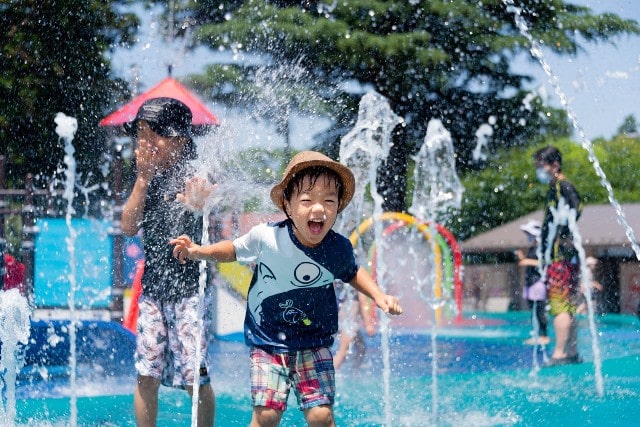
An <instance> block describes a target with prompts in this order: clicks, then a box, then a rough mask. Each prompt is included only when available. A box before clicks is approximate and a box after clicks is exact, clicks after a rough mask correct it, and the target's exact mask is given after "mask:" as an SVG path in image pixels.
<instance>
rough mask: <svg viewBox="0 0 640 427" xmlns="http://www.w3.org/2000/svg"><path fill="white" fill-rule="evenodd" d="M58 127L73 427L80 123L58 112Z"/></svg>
mask: <svg viewBox="0 0 640 427" xmlns="http://www.w3.org/2000/svg"><path fill="white" fill-rule="evenodd" d="M54 121H55V123H56V124H57V126H56V133H57V134H58V136H59V137H60V138H61V139H63V140H64V164H65V166H66V169H65V181H64V184H65V185H64V192H63V195H62V196H63V198H64V199H65V200H66V201H67V207H66V215H65V220H66V224H67V228H68V229H69V237H67V238H66V239H65V241H66V244H67V250H68V251H69V274H68V275H67V278H68V279H69V298H68V305H69V316H70V319H69V320H70V323H69V371H70V378H69V383H70V391H71V402H70V405H71V417H70V423H71V425H72V426H75V425H77V423H78V408H77V393H76V360H77V359H76V321H77V314H76V310H75V305H76V303H75V293H76V289H77V280H76V277H77V276H76V251H75V247H76V239H77V232H76V230H75V229H74V228H73V225H72V223H71V220H72V219H73V215H74V214H75V210H74V208H73V196H74V191H75V182H76V160H75V157H74V154H75V149H74V148H73V144H72V141H73V137H74V135H75V133H76V131H77V130H78V121H77V120H76V119H75V118H74V117H69V116H66V115H65V114H63V113H58V114H57V115H56V117H55V119H54Z"/></svg>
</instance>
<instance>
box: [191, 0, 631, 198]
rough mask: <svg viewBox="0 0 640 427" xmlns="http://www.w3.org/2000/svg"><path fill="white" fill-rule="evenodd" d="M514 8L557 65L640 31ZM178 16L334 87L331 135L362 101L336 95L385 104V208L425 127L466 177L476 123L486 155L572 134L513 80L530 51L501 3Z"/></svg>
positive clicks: (220, 8) (582, 16) (557, 4)
mask: <svg viewBox="0 0 640 427" xmlns="http://www.w3.org/2000/svg"><path fill="white" fill-rule="evenodd" d="M518 7H519V8H520V9H521V11H522V12H521V13H522V16H523V18H524V19H525V20H526V23H527V26H528V28H529V31H530V32H531V34H532V36H533V38H534V39H535V40H537V41H538V42H539V43H540V44H541V45H543V46H544V47H546V48H548V49H550V50H551V51H553V52H555V53H558V54H565V55H575V54H577V53H579V52H580V51H581V50H582V43H584V42H604V41H611V40H612V39H613V38H614V37H616V36H618V35H621V34H637V33H639V32H640V27H639V26H638V23H637V22H635V21H633V20H624V19H621V18H619V17H617V16H616V15H612V14H601V15H595V14H593V13H592V12H591V11H590V9H589V8H587V7H581V6H575V5H572V4H569V3H566V2H564V1H560V0H549V1H537V0H526V1H519V2H518ZM183 12H185V13H187V14H190V17H191V21H190V22H192V23H195V25H197V26H198V31H197V32H196V33H195V34H196V35H197V38H196V39H195V41H194V43H201V44H205V45H208V46H210V47H212V48H213V49H215V50H229V51H232V52H251V53H255V54H258V55H262V56H263V57H264V58H268V60H267V62H268V63H269V64H271V65H272V66H278V65H282V64H285V66H286V64H292V63H300V64H302V65H303V66H304V67H305V68H306V69H308V70H309V73H310V74H311V75H312V76H313V79H311V80H312V81H314V82H315V83H316V84H318V85H320V86H324V87H325V88H329V87H330V88H332V89H331V90H326V91H325V92H324V93H325V94H326V96H331V99H330V101H332V102H333V101H334V100H335V104H336V105H335V106H336V107H337V108H336V110H337V111H336V110H334V118H336V119H337V118H340V119H341V120H342V121H338V120H336V126H337V127H338V128H342V129H343V130H344V131H346V127H347V126H348V124H349V123H351V120H352V119H353V116H354V114H355V113H356V111H355V106H356V105H357V102H354V98H359V96H360V95H361V93H356V94H353V93H349V92H348V91H347V90H342V91H336V90H334V89H335V88H336V87H339V85H341V84H344V83H346V82H357V83H358V84H359V85H360V86H361V87H362V88H369V87H370V88H373V89H374V90H376V91H377V92H379V93H380V94H382V95H384V96H385V97H386V98H387V99H388V100H389V102H390V104H391V106H392V108H393V110H394V111H395V112H396V113H397V114H399V115H401V116H402V117H403V118H404V119H405V126H403V127H399V128H398V129H397V131H398V133H397V135H395V136H394V146H393V148H392V153H391V156H390V158H389V164H387V165H385V167H384V168H382V170H381V172H382V176H383V180H384V181H385V182H384V183H383V184H385V185H384V186H386V193H385V194H386V196H387V204H388V205H389V206H387V208H390V209H396V210H397V209H403V208H404V200H403V196H402V195H403V194H404V185H405V176H406V165H407V164H408V156H409V155H410V154H411V153H412V152H413V151H414V150H415V149H416V145H417V144H419V142H421V140H422V138H423V136H424V133H425V131H426V126H427V123H428V121H429V120H430V119H432V118H438V119H440V120H442V122H443V123H444V124H445V126H446V127H447V129H448V130H449V131H450V132H451V134H452V136H453V138H454V141H455V146H456V154H457V156H458V165H459V167H460V169H461V171H466V170H470V169H476V168H479V167H483V166H484V165H483V164H482V163H477V162H474V161H473V158H472V157H473V156H472V153H473V149H474V147H475V145H476V140H475V132H476V130H477V129H478V128H479V126H480V125H481V124H483V123H487V122H491V123H494V125H493V135H492V138H491V140H490V142H489V146H488V147H487V148H488V151H489V152H493V151H495V150H497V149H499V148H502V147H505V146H506V147H517V146H524V145H527V144H530V143H532V142H536V141H541V140H542V139H544V138H546V137H559V136H567V135H568V134H569V126H568V125H567V124H566V123H567V121H566V117H565V116H564V114H563V113H562V112H557V111H554V110H552V109H550V108H549V107H547V106H545V105H544V104H543V103H542V102H541V101H540V99H539V98H538V97H537V96H535V94H532V93H529V91H528V90H527V84H528V83H529V82H530V81H531V80H532V77H531V76H530V75H526V74H523V75H520V74H517V73H515V72H513V70H512V69H511V63H512V61H513V60H514V58H515V57H516V56H518V55H520V54H527V53H528V49H529V47H530V46H529V42H528V41H527V38H526V37H525V36H523V35H522V34H521V33H520V32H519V30H518V28H517V26H516V25H515V21H514V17H513V14H512V11H510V10H508V8H507V7H506V6H505V2H503V1H501V0H486V1H482V2H479V1H475V0H474V1H471V0H459V1H445V0H431V1H381V0H347V1H340V2H324V1H304V2H297V1H285V0H272V1H267V0H249V1H231V2H225V3H220V2H218V1H213V0H199V1H197V2H196V1H193V2H191V3H190V4H189V7H188V11H183ZM532 66H537V65H536V64H533V65H532ZM210 76H211V79H209V81H208V86H209V87H210V88H214V87H217V86H219V85H221V81H220V80H216V79H214V78H213V77H214V76H220V73H211V75H210ZM200 83H201V84H203V85H205V84H207V83H206V82H204V81H201V82H200ZM231 84H233V81H231ZM238 85H239V86H240V83H238ZM345 109H350V110H349V111H348V112H347V113H348V114H345V111H344V110H345ZM550 118H551V119H550ZM344 131H342V132H338V134H341V133H344ZM328 134H329V135H331V137H332V140H331V141H326V144H329V143H335V132H333V133H332V132H329V133H328Z"/></svg>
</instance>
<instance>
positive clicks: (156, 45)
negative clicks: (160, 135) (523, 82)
mask: <svg viewBox="0 0 640 427" xmlns="http://www.w3.org/2000/svg"><path fill="white" fill-rule="evenodd" d="M572 3H574V4H581V5H586V6H588V7H590V8H591V9H592V10H593V11H594V12H596V13H604V12H613V13H615V14H617V15H619V16H621V17H623V18H628V19H635V20H638V21H640V1H638V0H573V1H572ZM157 12H158V11H157V10H156V11H151V12H148V11H145V12H143V13H141V19H143V26H142V28H141V29H140V41H139V43H138V44H137V45H136V46H135V47H134V48H133V49H130V50H125V49H117V50H116V51H115V53H114V55H113V56H112V58H111V59H112V68H113V71H114V73H116V74H117V75H118V76H120V77H123V78H125V79H128V80H130V81H132V80H133V78H134V76H137V78H138V81H139V91H145V90H147V89H149V88H151V87H152V86H154V85H155V84H156V83H158V82H159V81H160V80H162V79H163V78H165V77H167V75H168V74H167V64H168V63H170V62H173V74H172V75H173V76H174V77H176V78H180V77H184V76H186V75H189V74H194V73H199V72H201V71H203V69H204V66H205V65H206V64H207V63H209V62H212V58H213V56H212V54H211V52H210V51H208V50H206V49H204V48H200V49H197V50H195V51H184V50H183V49H181V48H180V46H178V45H176V47H174V48H173V49H167V48H166V44H165V43H163V41H162V40H161V38H160V36H159V35H158V34H157V31H156V30H157V22H156V20H155V18H154V17H155V16H156V15H157ZM613 42H614V43H615V46H614V45H611V44H586V43H585V44H584V45H583V46H584V47H585V49H586V51H585V52H581V53H579V54H578V55H577V56H576V57H566V56H561V57H559V56H556V55H553V54H552V53H551V52H550V51H548V50H546V49H544V48H543V54H544V56H545V60H546V61H547V63H548V64H549V66H550V70H551V72H552V75H553V76H554V78H555V79H556V82H557V85H556V87H557V88H559V90H560V91H561V94H563V96H564V97H566V99H567V100H568V107H569V109H570V110H571V111H572V113H573V115H574V116H575V117H576V120H577V123H578V127H579V129H581V130H582V131H583V132H584V135H585V136H586V138H588V139H590V140H593V139H595V138H598V137H604V138H610V137H612V136H613V135H614V134H615V133H616V131H617V129H618V128H619V127H620V125H622V123H623V121H624V119H625V117H627V116H629V115H633V116H634V117H635V118H636V120H637V121H638V122H640V102H639V98H640V36H634V37H627V36H622V37H618V38H615V39H613ZM215 58H217V59H218V60H220V61H229V60H232V61H234V60H237V59H238V58H234V57H233V56H232V55H230V54H228V55H219V54H216V55H215ZM512 67H513V69H514V71H526V72H527V73H529V74H531V75H533V76H534V77H535V78H536V81H535V82H534V83H533V84H532V85H531V89H534V90H537V91H538V93H540V94H542V95H543V96H545V97H546V99H547V102H548V103H549V104H550V105H553V106H555V107H561V106H562V103H561V101H560V99H561V98H560V96H559V95H558V93H557V91H556V89H554V86H553V85H552V84H551V83H550V79H549V77H548V75H547V74H546V73H545V72H544V70H543V68H542V66H541V65H540V64H539V63H537V62H531V61H527V60H526V59H525V57H524V56H522V57H521V58H519V59H518V60H516V61H514V63H513V64H512ZM134 70H135V71H134ZM201 98H202V97H201ZM208 105H209V107H210V108H211V109H212V111H213V112H214V113H215V114H216V115H217V116H218V117H219V118H220V119H221V121H222V122H223V124H224V123H225V122H232V123H234V124H236V125H237V126H236V127H239V128H242V129H244V130H245V132H244V134H243V135H239V134H237V133H236V134H235V135H232V136H231V137H232V138H234V139H235V140H236V141H235V144H236V145H237V146H240V147H245V146H252V145H254V144H255V143H256V141H258V140H260V141H262V143H261V144H260V145H263V146H264V141H265V139H266V140H267V141H271V142H273V144H275V145H277V144H278V143H279V142H278V140H279V137H278V135H277V134H276V133H275V132H274V131H273V130H270V129H266V130H265V128H264V126H263V125H261V124H258V123H255V122H251V121H247V120H246V118H244V117H242V116H241V115H240V114H239V112H237V111H233V110H229V109H226V108H224V107H223V106H222V105H216V104H211V103H209V104H208ZM327 126H328V121H326V120H309V118H305V117H295V118H294V119H293V120H292V121H291V133H292V135H293V137H292V138H291V140H292V146H293V148H294V149H303V148H308V146H310V145H311V143H312V138H313V134H315V133H317V132H320V131H322V130H323V129H324V128H326V127H327ZM579 135H580V133H579V132H577V131H576V132H575V133H574V139H576V138H577V137H578V136H579ZM271 142H269V144H270V143H271Z"/></svg>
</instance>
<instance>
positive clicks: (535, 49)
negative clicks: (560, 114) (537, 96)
mask: <svg viewBox="0 0 640 427" xmlns="http://www.w3.org/2000/svg"><path fill="white" fill-rule="evenodd" d="M503 3H504V4H505V5H506V6H507V11H509V12H512V13H513V16H514V20H515V22H516V26H517V27H518V30H519V31H520V34H522V35H523V36H524V37H526V38H527V40H528V41H529V44H530V45H531V48H530V49H529V50H530V52H531V54H532V55H533V56H534V57H535V58H536V59H537V60H538V62H540V65H541V66H542V69H543V70H544V72H545V74H546V75H547V77H548V78H549V82H550V83H551V85H552V86H553V89H554V91H555V92H556V95H558V98H560V102H561V104H562V107H563V108H564V110H565V111H566V112H567V116H568V117H569V119H570V120H571V123H572V124H573V127H574V129H575V130H576V131H577V132H578V135H579V136H580V140H581V141H582V148H584V149H585V150H586V151H587V152H588V153H589V161H590V162H591V164H592V165H593V168H594V170H595V171H596V174H597V175H598V177H599V178H600V184H601V185H602V187H604V188H605V189H606V190H607V195H608V199H609V203H610V204H611V206H613V208H614V209H615V211H616V215H617V216H618V222H620V224H622V226H623V228H624V231H625V234H626V236H627V239H628V240H629V242H630V243H631V247H632V248H633V251H634V252H635V254H636V259H638V260H640V246H639V245H638V241H637V240H636V237H635V235H634V233H633V229H632V228H631V226H630V225H629V223H628V222H627V218H626V216H625V214H624V211H623V210H622V206H620V203H619V202H618V200H617V199H616V197H615V195H614V193H613V187H612V186H611V183H610V182H609V181H608V180H607V176H606V174H605V173H604V171H603V170H602V167H601V166H600V161H599V160H598V158H597V157H596V154H595V152H594V150H593V144H592V143H591V141H590V140H589V138H587V136H586V135H585V133H584V130H583V129H582V126H580V123H579V122H578V119H577V117H576V115H575V114H574V112H573V110H572V108H571V106H570V105H569V100H568V98H567V96H566V95H565V93H564V92H563V91H562V89H561V88H560V85H559V82H558V77H557V76H556V75H555V74H554V73H553V71H552V70H551V67H550V66H549V63H548V62H547V60H546V58H545V56H544V54H543V53H542V49H541V47H540V45H539V44H538V43H537V42H536V41H535V40H534V39H533V36H532V35H531V33H530V32H529V27H528V26H527V23H526V21H525V20H524V18H523V17H522V15H521V9H520V8H518V7H516V6H514V4H513V1H512V0H503Z"/></svg>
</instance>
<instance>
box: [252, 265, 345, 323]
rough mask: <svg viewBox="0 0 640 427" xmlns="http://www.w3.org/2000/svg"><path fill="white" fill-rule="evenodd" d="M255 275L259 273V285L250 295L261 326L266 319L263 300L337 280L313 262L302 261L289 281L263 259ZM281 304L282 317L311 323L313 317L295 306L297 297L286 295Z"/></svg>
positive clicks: (293, 321)
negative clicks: (275, 271)
mask: <svg viewBox="0 0 640 427" xmlns="http://www.w3.org/2000/svg"><path fill="white" fill-rule="evenodd" d="M255 274H256V275H257V277H256V279H257V285H256V286H252V287H251V288H250V289H249V294H248V295H247V304H248V309H249V312H250V314H251V316H252V317H253V319H254V320H255V322H256V324H257V325H258V326H260V325H261V324H262V320H263V306H262V304H263V302H264V301H265V300H266V299H268V298H270V297H272V296H274V295H278V294H281V293H282V294H284V293H287V294H289V292H290V291H292V290H295V289H296V288H298V289H300V288H311V287H325V286H328V285H331V284H332V283H333V280H334V279H333V275H331V274H330V273H329V272H327V271H325V270H324V269H323V268H322V267H320V266H319V265H317V264H315V263H312V262H308V261H305V262H301V263H299V264H298V265H297V266H296V267H295V268H294V269H293V272H292V274H291V275H290V277H289V280H286V279H285V280H286V282H285V283H282V282H284V281H285V280H283V281H279V280H278V277H276V275H275V273H274V272H273V270H272V269H271V268H269V266H267V265H266V264H264V263H262V262H260V263H258V265H257V266H256V271H255ZM278 306H279V307H280V308H281V309H282V319H283V320H284V321H285V322H286V323H290V324H298V323H302V324H304V325H307V326H308V325H310V324H311V320H310V319H309V318H308V317H307V314H306V313H305V311H304V310H302V309H301V308H298V307H296V306H295V305H294V300H292V299H291V298H286V299H285V300H284V301H282V302H280V303H278Z"/></svg>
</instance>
